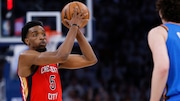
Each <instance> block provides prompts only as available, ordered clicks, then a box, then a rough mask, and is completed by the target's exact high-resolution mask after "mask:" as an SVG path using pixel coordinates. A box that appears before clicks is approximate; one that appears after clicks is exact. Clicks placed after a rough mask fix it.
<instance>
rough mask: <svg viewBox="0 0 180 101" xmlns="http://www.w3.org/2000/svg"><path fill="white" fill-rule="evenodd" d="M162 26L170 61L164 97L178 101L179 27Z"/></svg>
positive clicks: (179, 66) (167, 24)
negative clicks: (166, 35) (166, 33)
mask: <svg viewBox="0 0 180 101" xmlns="http://www.w3.org/2000/svg"><path fill="white" fill-rule="evenodd" d="M164 25H165V26H166V27H167V31H168V37H167V41H166V45H167V50H168V56H169V60H170V68H169V75H168V80H167V93H166V96H167V97H168V98H169V99H168V101H180V25H178V24H174V23H166V24H164Z"/></svg>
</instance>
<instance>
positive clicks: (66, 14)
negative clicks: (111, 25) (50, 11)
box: [61, 1, 90, 28]
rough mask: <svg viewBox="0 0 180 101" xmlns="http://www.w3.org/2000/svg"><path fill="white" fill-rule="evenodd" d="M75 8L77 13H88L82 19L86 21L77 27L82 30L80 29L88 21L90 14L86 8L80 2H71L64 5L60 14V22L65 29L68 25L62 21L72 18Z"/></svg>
mask: <svg viewBox="0 0 180 101" xmlns="http://www.w3.org/2000/svg"><path fill="white" fill-rule="evenodd" d="M75 7H78V12H80V11H81V10H82V11H83V12H84V13H88V14H87V15H86V16H85V17H84V19H87V20H85V21H84V22H83V24H82V25H79V27H80V28H82V27H84V26H86V25H87V23H88V21H89V18H90V14H89V9H88V7H87V6H86V5H85V4H84V3H82V2H79V1H73V2H70V3H68V4H66V5H65V6H64V8H63V9H62V12H61V21H62V23H63V25H64V26H66V27H67V28H69V27H70V25H69V24H68V23H67V22H66V21H64V19H68V20H70V19H71V18H72V15H73V12H74V8H75Z"/></svg>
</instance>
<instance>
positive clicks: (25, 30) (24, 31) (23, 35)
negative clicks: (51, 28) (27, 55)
mask: <svg viewBox="0 0 180 101" xmlns="http://www.w3.org/2000/svg"><path fill="white" fill-rule="evenodd" d="M37 25H39V26H42V27H43V23H42V22H41V21H30V22H27V23H26V24H25V25H24V26H23V28H22V31H21V40H22V41H23V42H24V43H25V38H26V36H27V33H28V30H29V28H31V27H34V26H37ZM25 44H26V43H25Z"/></svg>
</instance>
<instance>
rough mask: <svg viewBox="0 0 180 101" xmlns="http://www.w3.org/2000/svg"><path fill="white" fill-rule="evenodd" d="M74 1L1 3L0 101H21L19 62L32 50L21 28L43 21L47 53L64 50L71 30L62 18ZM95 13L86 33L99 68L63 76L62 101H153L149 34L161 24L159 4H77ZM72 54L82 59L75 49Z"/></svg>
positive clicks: (106, 0)
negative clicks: (65, 8) (85, 6)
mask: <svg viewBox="0 0 180 101" xmlns="http://www.w3.org/2000/svg"><path fill="white" fill-rule="evenodd" d="M70 1H73V0H1V2H0V7H1V8H0V14H1V17H0V23H1V24H0V27H1V29H0V101H22V99H21V92H20V83H19V78H18V76H17V73H16V69H17V59H18V55H19V53H20V52H21V51H23V50H25V49H26V48H27V47H26V46H24V45H23V44H22V42H21V38H20V36H21V35H20V32H21V28H22V26H23V25H24V24H25V23H26V22H27V21H29V20H41V21H42V22H43V23H44V25H45V29H46V33H47V34H48V41H49V43H48V46H47V47H48V49H49V51H53V50H55V49H56V48H57V46H58V45H60V44H61V43H62V42H63V40H64V38H65V36H66V32H67V29H66V28H65V27H64V26H63V25H62V24H61V20H60V12H61V10H62V8H63V7H64V6H65V4H67V3H69V2H70ZM76 1H81V2H83V3H85V4H86V5H87V6H88V8H89V10H90V13H91V19H90V21H89V23H88V25H87V26H86V27H85V28H83V29H81V30H82V31H83V33H84V35H85V36H86V38H87V39H88V41H89V42H90V44H91V45H92V48H93V49H94V51H95V54H96V55H97V57H98V60H99V61H98V63H97V64H96V65H94V66H91V67H87V68H82V69H78V70H66V69H61V70H59V72H60V75H61V79H62V86H63V99H64V100H63V101H148V98H149V92H150V82H151V72H152V66H153V64H152V57H151V52H150V50H149V47H148V43H147V34H148V31H149V30H150V29H151V28H153V27H155V26H157V25H159V24H161V21H160V18H159V16H158V13H157V12H156V9H155V0H76ZM72 53H81V51H80V49H79V47H78V44H77V43H75V45H74V47H73V51H72Z"/></svg>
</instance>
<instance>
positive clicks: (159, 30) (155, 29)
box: [149, 25, 167, 33]
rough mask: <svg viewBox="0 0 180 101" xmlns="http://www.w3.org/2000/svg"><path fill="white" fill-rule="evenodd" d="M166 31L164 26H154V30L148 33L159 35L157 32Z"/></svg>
mask: <svg viewBox="0 0 180 101" xmlns="http://www.w3.org/2000/svg"><path fill="white" fill-rule="evenodd" d="M166 31H167V27H166V26H164V25H159V26H156V27H154V28H152V29H151V30H150V31H149V33H159V32H166Z"/></svg>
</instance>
